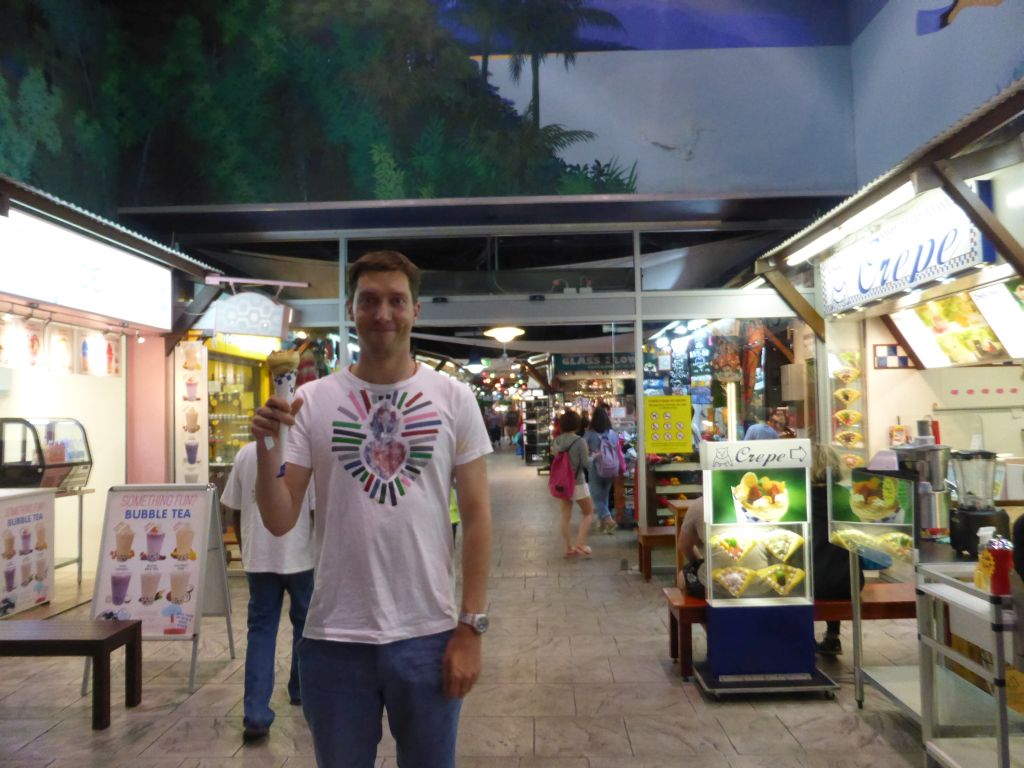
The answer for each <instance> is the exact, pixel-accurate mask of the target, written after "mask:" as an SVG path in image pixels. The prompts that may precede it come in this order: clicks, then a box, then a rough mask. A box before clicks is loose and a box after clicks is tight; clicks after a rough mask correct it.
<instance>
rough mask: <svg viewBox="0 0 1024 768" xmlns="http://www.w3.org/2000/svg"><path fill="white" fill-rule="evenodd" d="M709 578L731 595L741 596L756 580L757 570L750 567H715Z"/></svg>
mask: <svg viewBox="0 0 1024 768" xmlns="http://www.w3.org/2000/svg"><path fill="white" fill-rule="evenodd" d="M711 578H712V579H714V580H715V583H716V584H718V585H719V586H721V587H722V588H723V589H725V590H726V591H727V592H728V593H729V594H730V595H732V596H733V597H741V596H742V595H743V593H744V592H746V591H747V589H748V588H749V587H750V585H751V584H753V583H754V582H755V581H757V571H754V570H751V569H750V568H740V567H738V566H737V567H733V568H715V569H714V570H713V571H711Z"/></svg>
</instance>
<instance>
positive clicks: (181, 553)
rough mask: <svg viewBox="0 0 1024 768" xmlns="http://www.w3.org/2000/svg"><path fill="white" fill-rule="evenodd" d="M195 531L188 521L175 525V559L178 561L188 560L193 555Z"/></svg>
mask: <svg viewBox="0 0 1024 768" xmlns="http://www.w3.org/2000/svg"><path fill="white" fill-rule="evenodd" d="M194 536H195V531H193V530H192V526H191V525H189V522H188V521H187V520H184V521H182V522H180V523H175V524H174V557H175V558H176V559H178V560H188V559H189V556H190V555H191V554H192V539H193V537H194Z"/></svg>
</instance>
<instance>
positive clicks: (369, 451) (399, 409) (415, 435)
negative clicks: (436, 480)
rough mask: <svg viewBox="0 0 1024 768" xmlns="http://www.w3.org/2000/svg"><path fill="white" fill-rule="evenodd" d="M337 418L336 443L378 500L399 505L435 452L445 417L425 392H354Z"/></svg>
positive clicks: (341, 457) (346, 462) (354, 473)
mask: <svg viewBox="0 0 1024 768" xmlns="http://www.w3.org/2000/svg"><path fill="white" fill-rule="evenodd" d="M348 399H349V405H341V406H339V407H338V412H339V413H340V414H341V415H342V416H344V417H346V418H347V419H348V420H347V421H335V422H333V424H332V427H333V436H332V448H331V450H333V451H334V452H335V453H336V454H338V460H339V461H341V462H342V463H343V465H344V468H345V470H346V471H348V472H349V473H351V475H352V476H353V477H355V478H357V479H358V480H359V481H360V482H361V483H362V484H363V491H364V492H365V493H366V494H367V495H368V496H369V497H370V498H371V499H373V500H374V501H376V502H378V503H380V504H385V503H389V504H390V505H391V506H396V505H397V504H398V500H399V499H400V498H402V497H403V496H405V492H406V490H407V489H408V488H409V486H410V485H412V484H413V483H414V482H416V478H418V477H419V476H420V473H421V472H422V471H423V468H424V467H425V466H426V465H427V463H428V462H429V461H430V459H431V457H432V456H433V455H434V444H435V443H436V442H437V432H438V428H439V427H440V426H441V419H440V416H439V414H438V412H437V410H436V409H435V408H434V404H433V402H432V401H430V400H424V399H423V393H422V392H417V393H416V394H410V393H409V392H408V391H397V390H396V391H393V392H388V393H387V394H384V395H375V394H372V393H370V392H367V391H366V390H365V389H361V390H359V391H358V392H349V393H348Z"/></svg>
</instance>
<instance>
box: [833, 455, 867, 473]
mask: <svg viewBox="0 0 1024 768" xmlns="http://www.w3.org/2000/svg"><path fill="white" fill-rule="evenodd" d="M839 461H841V462H842V463H843V464H844V465H845V466H847V467H849V468H850V469H856V468H857V467H863V466H864V458H863V457H862V456H858V455H857V454H855V453H844V454H843V455H842V456H840V457H839Z"/></svg>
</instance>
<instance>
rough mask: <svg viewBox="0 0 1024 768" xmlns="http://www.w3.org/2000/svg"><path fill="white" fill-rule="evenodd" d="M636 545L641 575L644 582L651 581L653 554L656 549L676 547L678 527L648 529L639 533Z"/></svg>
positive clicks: (661, 526)
mask: <svg viewBox="0 0 1024 768" xmlns="http://www.w3.org/2000/svg"><path fill="white" fill-rule="evenodd" d="M636 544H637V548H638V550H639V560H640V573H642V574H643V577H644V581H650V580H651V552H652V551H653V550H655V549H664V548H666V547H672V548H673V549H675V546H676V526H674V525H658V526H653V527H651V528H648V529H647V531H646V532H644V531H637V536H636Z"/></svg>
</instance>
